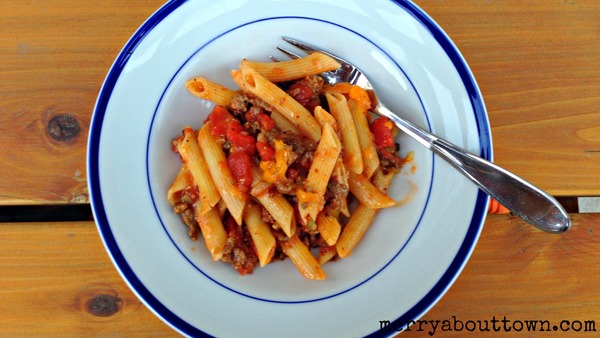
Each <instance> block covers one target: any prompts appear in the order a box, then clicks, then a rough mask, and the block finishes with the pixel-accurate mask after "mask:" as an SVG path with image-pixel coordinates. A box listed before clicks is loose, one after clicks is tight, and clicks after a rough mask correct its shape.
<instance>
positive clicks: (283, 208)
mask: <svg viewBox="0 0 600 338" xmlns="http://www.w3.org/2000/svg"><path fill="white" fill-rule="evenodd" d="M252 176H253V179H254V181H253V182H252V185H253V187H256V186H257V185H259V184H263V186H264V184H265V183H266V182H263V181H261V174H260V170H258V168H252ZM266 185H267V186H266V189H265V188H262V189H260V190H259V189H256V190H258V191H254V190H255V189H253V190H252V191H251V194H252V196H253V197H255V198H256V199H257V200H258V202H260V204H261V205H262V206H263V207H264V208H265V209H266V210H267V212H268V213H269V214H270V215H271V217H273V219H275V221H276V222H277V224H278V225H279V227H280V228H281V230H283V232H284V233H285V234H286V235H287V236H288V237H292V236H293V235H294V233H295V232H296V220H295V218H294V207H292V205H291V204H290V202H289V201H288V200H287V199H286V198H285V197H283V196H282V195H281V194H280V193H278V192H276V191H270V190H269V187H270V186H271V184H269V183H267V184H266Z"/></svg>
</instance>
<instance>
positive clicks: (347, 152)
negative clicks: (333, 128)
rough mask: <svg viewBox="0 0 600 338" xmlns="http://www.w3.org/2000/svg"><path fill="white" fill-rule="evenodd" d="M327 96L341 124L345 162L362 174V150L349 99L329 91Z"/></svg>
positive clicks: (354, 170) (350, 168)
mask: <svg viewBox="0 0 600 338" xmlns="http://www.w3.org/2000/svg"><path fill="white" fill-rule="evenodd" d="M325 97H326V98H327V102H328V103H329V111H330V113H331V115H332V116H333V117H334V118H335V119H336V121H337V122H338V123H339V126H340V130H341V133H342V144H343V145H344V151H343V154H344V162H345V163H346V166H347V167H348V169H349V170H350V171H352V172H354V173H356V174H361V173H362V172H363V160H362V152H361V150H360V144H359V143H358V135H357V134H356V126H355V125H354V119H353V118H352V113H351V112H350V108H349V107H348V101H347V100H346V97H345V96H344V95H342V94H340V93H335V92H328V93H327V94H325Z"/></svg>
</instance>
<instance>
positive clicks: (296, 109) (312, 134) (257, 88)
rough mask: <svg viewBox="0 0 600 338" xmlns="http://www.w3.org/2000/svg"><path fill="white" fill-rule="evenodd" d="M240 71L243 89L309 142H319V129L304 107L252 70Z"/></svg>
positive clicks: (243, 69)
mask: <svg viewBox="0 0 600 338" xmlns="http://www.w3.org/2000/svg"><path fill="white" fill-rule="evenodd" d="M241 71H242V81H243V83H244V89H246V90H248V91H249V92H251V93H252V94H254V95H256V96H257V97H259V98H261V99H262V100H264V101H265V102H267V103H268V104H270V105H271V106H273V108H275V109H276V110H277V111H278V112H280V113H281V114H282V115H283V116H284V117H285V118H286V119H288V121H290V122H291V123H292V124H293V125H294V126H295V127H296V128H298V130H300V131H301V132H302V134H304V135H305V136H306V137H308V138H309V139H310V140H312V141H314V142H318V141H319V138H320V137H321V127H319V124H318V123H317V121H316V120H315V118H314V117H313V115H312V114H311V113H310V112H309V111H308V110H306V108H304V106H302V105H301V104H300V103H298V101H296V100H294V99H293V98H292V97H291V96H290V95H289V94H287V93H286V92H285V91H283V90H282V89H281V88H279V87H277V86H276V85H275V84H274V83H272V82H270V81H269V80H267V79H265V78H264V77H263V76H261V75H260V74H259V73H258V72H257V71H255V70H254V69H252V68H248V67H242V68H241Z"/></svg>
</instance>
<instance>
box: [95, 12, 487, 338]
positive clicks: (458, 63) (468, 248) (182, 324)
mask: <svg viewBox="0 0 600 338" xmlns="http://www.w3.org/2000/svg"><path fill="white" fill-rule="evenodd" d="M185 2H186V1H185V0H174V1H170V2H168V3H167V4H165V5H164V6H163V7H161V8H160V9H159V10H158V11H157V12H155V13H154V14H153V15H152V16H151V17H150V18H149V19H148V20H147V21H146V22H145V23H144V24H143V25H142V26H141V27H140V28H139V29H138V30H137V31H136V32H135V34H134V35H133V36H132V37H131V38H130V40H129V41H128V42H127V44H126V45H125V46H124V48H123V50H122V51H121V53H120V54H119V55H118V57H117V58H116V60H115V62H114V64H113V66H112V68H111V69H110V71H109V73H108V75H107V77H106V79H105V82H104V84H103V86H102V88H101V91H100V93H99V96H98V100H97V102H96V107H95V110H94V114H93V117H92V121H91V126H90V133H89V142H88V163H87V170H88V177H89V190H90V199H91V203H92V209H93V212H94V217H95V220H96V224H97V226H98V230H99V233H100V235H101V238H102V240H103V243H104V245H105V247H106V248H107V251H108V253H109V255H110V257H111V259H112V261H113V263H114V264H115V266H116V267H117V268H118V270H119V272H120V273H121V275H122V277H123V278H124V280H125V281H126V282H127V283H128V285H129V286H130V288H131V289H132V290H133V291H134V292H135V293H136V294H137V296H138V297H139V298H140V299H141V300H142V301H143V302H144V303H145V304H146V306H148V307H149V308H150V309H151V310H152V311H154V312H155V313H156V314H157V315H158V316H159V317H161V318H162V319H163V320H164V321H165V322H167V323H168V324H170V325H171V326H172V327H173V328H176V329H177V330H179V331H180V332H182V333H185V334H187V335H191V336H203V335H205V333H204V332H203V331H202V330H201V329H200V328H197V327H195V326H194V325H191V324H190V323H188V322H187V321H185V320H183V319H182V318H180V317H179V316H178V315H177V314H175V313H174V312H173V311H171V310H170V309H169V308H167V307H166V306H164V305H163V304H162V303H161V302H160V301H159V300H158V299H157V298H156V297H155V296H154V295H153V294H152V293H151V292H150V291H149V290H148V289H147V288H146V286H145V285H144V284H143V283H142V282H141V281H140V279H139V278H138V276H136V274H135V273H134V271H133V269H132V266H131V265H130V263H129V262H127V260H126V259H125V257H124V255H123V252H122V251H121V249H120V248H119V246H118V245H117V243H116V239H115V237H114V234H113V232H112V230H111V227H110V224H109V221H108V216H107V214H106V211H105V209H104V206H103V196H102V191H101V183H100V179H99V177H100V175H99V174H100V172H99V171H100V169H99V153H98V152H99V151H98V149H99V146H100V136H101V131H102V124H103V120H104V116H105V113H106V110H107V106H108V103H109V101H110V97H111V94H112V92H113V90H114V88H115V85H116V83H117V81H118V79H119V77H120V76H121V73H122V71H123V69H124V67H125V66H126V65H127V62H128V60H129V58H130V56H131V55H132V54H133V53H134V52H135V50H136V47H137V46H138V44H139V43H140V42H141V41H143V39H144V38H145V37H146V36H147V34H148V33H149V32H151V31H152V30H153V29H154V28H155V27H156V26H157V25H158V24H159V23H160V22H161V21H163V20H164V19H165V18H166V17H168V16H169V15H170V14H171V13H172V12H173V11H175V10H176V9H177V8H179V7H180V6H181V5H182V4H184V3H185ZM393 2H394V3H395V4H396V5H398V6H400V7H401V8H402V9H404V10H405V11H406V12H407V13H409V14H410V15H411V16H412V17H413V18H415V19H416V20H417V21H418V22H419V23H421V24H422V25H423V26H424V27H425V28H426V29H427V30H428V31H429V32H430V33H431V35H432V36H433V38H434V39H435V40H436V41H437V42H438V43H439V45H440V46H441V47H442V49H443V50H444V52H445V53H446V55H447V56H448V57H449V59H450V60H451V62H452V64H453V65H454V67H455V68H456V70H457V71H458V74H459V76H460V78H461V80H462V82H463V84H464V86H465V89H466V91H467V94H468V96H469V99H470V103H471V106H472V109H473V111H474V114H475V121H476V124H477V129H478V134H479V141H480V147H481V151H480V156H481V157H483V158H485V159H488V160H491V159H492V147H491V134H490V128H489V122H488V119H487V114H486V111H485V106H484V103H483V100H482V98H481V93H480V92H479V89H478V86H477V84H476V82H475V79H474V78H473V76H472V74H471V71H470V70H469V68H468V66H467V64H466V62H465V61H464V59H463V57H462V56H461V54H460V53H459V51H458V50H457V48H456V47H455V46H454V44H453V43H452V41H451V40H450V39H449V38H448V36H447V35H446V34H445V33H444V32H443V31H442V29H441V28H440V27H439V26H438V25H437V24H436V23H435V22H434V21H433V20H432V19H431V18H430V17H429V16H428V15H427V14H425V13H424V12H423V11H422V10H421V9H420V8H418V7H417V6H416V5H414V4H413V3H411V2H407V1H393ZM487 202H488V197H487V195H485V194H484V193H483V192H481V191H479V192H478V194H477V198H476V202H475V210H474V212H473V216H472V218H471V222H470V225H469V227H468V231H467V233H466V236H465V238H464V241H463V243H462V244H461V246H460V248H459V251H458V253H457V254H456V256H455V257H454V259H453V260H452V263H451V264H450V265H449V266H448V268H447V270H446V271H445V273H444V274H443V275H442V277H441V278H440V279H439V280H438V282H437V283H436V284H435V286H434V287H433V288H432V289H431V290H430V291H429V292H428V293H427V294H426V295H425V296H424V297H423V298H422V299H421V300H420V301H419V302H418V303H417V304H416V305H414V306H413V307H412V308H411V309H410V310H409V311H407V312H405V313H404V314H403V315H402V316H400V317H399V318H396V319H395V320H394V321H393V322H392V323H391V327H403V326H404V325H406V323H409V322H410V321H412V320H415V319H416V318H418V317H419V316H420V315H422V314H423V313H424V312H426V311H427V310H428V309H429V308H430V307H431V306H433V304H435V302H436V301H437V300H438V299H439V298H440V297H441V295H443V294H444V293H445V291H446V290H447V288H449V286H450V285H451V284H452V282H453V281H454V280H455V279H456V277H457V276H458V274H459V273H460V271H461V270H462V268H463V266H464V264H466V261H467V259H468V257H469V255H470V254H471V252H472V250H473V248H474V246H475V244H476V241H477V238H478V237H479V233H480V232H481V229H482V226H483V220H484V219H485V214H486V206H487ZM390 333H394V332H388V331H385V330H383V331H382V330H380V331H375V332H373V333H372V334H371V336H387V335H389V334H390Z"/></svg>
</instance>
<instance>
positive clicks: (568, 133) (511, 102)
mask: <svg viewBox="0 0 600 338" xmlns="http://www.w3.org/2000/svg"><path fill="white" fill-rule="evenodd" d="M415 2H416V3H417V4H418V5H419V6H420V7H421V8H423V9H424V10H425V11H426V12H427V13H428V14H429V15H430V16H431V17H432V18H433V19H434V20H436V21H437V22H438V24H440V25H441V26H442V28H443V29H444V30H445V31H446V33H448V35H449V36H450V38H451V39H452V40H453V41H454V42H455V44H456V45H457V47H458V48H459V50H460V51H461V53H462V54H463V56H464V57H465V59H466V61H467V62H468V64H469V66H470V68H471V70H472V71H473V73H474V75H475V78H476V80H477V81H478V84H479V86H480V88H481V91H482V93H483V97H484V101H485V103H486V106H487V110H488V114H489V117H490V124H491V126H492V136H493V139H494V152H495V161H496V162H497V163H498V164H500V165H502V166H504V167H506V168H507V169H509V170H511V171H513V172H515V173H516V174H518V175H520V176H522V177H524V178H525V179H527V180H529V181H531V182H532V183H534V184H536V185H538V186H540V187H541V188H542V189H545V190H547V191H548V192H550V193H551V194H553V195H562V196H578V195H598V193H599V191H600V178H599V176H598V172H600V109H599V108H598V107H600V57H599V55H600V2H598V1H594V0H571V1H565V0H547V1H520V0H505V1H480V0H465V1H451V0H436V1H428V0H421V1H419V0H416V1H415Z"/></svg>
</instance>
